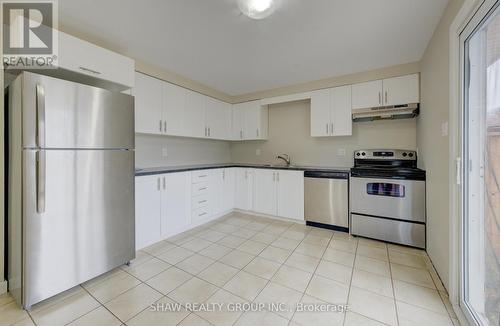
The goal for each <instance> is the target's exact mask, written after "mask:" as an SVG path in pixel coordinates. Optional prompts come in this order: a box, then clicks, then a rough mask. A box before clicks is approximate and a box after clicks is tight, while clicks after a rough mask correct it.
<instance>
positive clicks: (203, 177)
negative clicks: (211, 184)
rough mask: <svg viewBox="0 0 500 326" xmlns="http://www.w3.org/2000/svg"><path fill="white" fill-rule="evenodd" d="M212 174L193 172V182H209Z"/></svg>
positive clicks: (202, 171) (205, 171) (204, 171)
mask: <svg viewBox="0 0 500 326" xmlns="http://www.w3.org/2000/svg"><path fill="white" fill-rule="evenodd" d="M209 176H210V173H209V171H208V170H201V171H194V172H191V180H192V182H193V183H200V182H207V181H208V178H209Z"/></svg>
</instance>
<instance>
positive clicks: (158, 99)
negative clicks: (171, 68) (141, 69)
mask: <svg viewBox="0 0 500 326" xmlns="http://www.w3.org/2000/svg"><path fill="white" fill-rule="evenodd" d="M135 78H136V80H135V88H134V89H133V94H134V96H135V132H138V133H147V134H162V133H163V105H162V87H163V82H162V81H161V80H159V79H156V78H152V77H149V76H146V75H143V74H140V73H136V74H135Z"/></svg>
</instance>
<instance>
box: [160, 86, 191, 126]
mask: <svg viewBox="0 0 500 326" xmlns="http://www.w3.org/2000/svg"><path fill="white" fill-rule="evenodd" d="M162 83H163V94H162V95H163V96H162V100H163V133H164V134H168V135H173V136H180V135H182V134H183V130H182V116H183V114H184V109H185V108H186V98H187V90H186V89H185V88H182V87H179V86H177V85H173V84H170V83H165V82H162Z"/></svg>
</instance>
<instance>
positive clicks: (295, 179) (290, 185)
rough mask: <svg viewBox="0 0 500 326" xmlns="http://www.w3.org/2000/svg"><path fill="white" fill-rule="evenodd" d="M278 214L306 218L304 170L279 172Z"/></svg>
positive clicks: (298, 218)
mask: <svg viewBox="0 0 500 326" xmlns="http://www.w3.org/2000/svg"><path fill="white" fill-rule="evenodd" d="M276 180H277V182H276V184H277V191H276V193H277V197H278V199H277V205H278V213H277V215H278V216H281V217H286V218H293V219H296V220H301V221H303V220H304V172H302V171H283V170H281V171H278V172H277V178H276Z"/></svg>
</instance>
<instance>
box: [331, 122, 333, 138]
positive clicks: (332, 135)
mask: <svg viewBox="0 0 500 326" xmlns="http://www.w3.org/2000/svg"><path fill="white" fill-rule="evenodd" d="M330 135H332V136H333V122H332V123H330Z"/></svg>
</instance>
